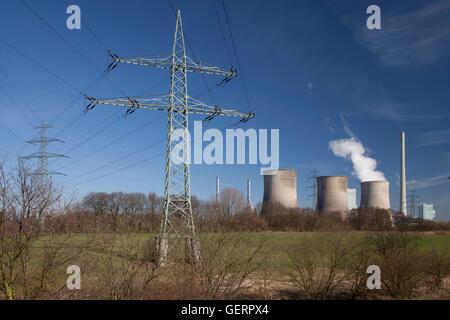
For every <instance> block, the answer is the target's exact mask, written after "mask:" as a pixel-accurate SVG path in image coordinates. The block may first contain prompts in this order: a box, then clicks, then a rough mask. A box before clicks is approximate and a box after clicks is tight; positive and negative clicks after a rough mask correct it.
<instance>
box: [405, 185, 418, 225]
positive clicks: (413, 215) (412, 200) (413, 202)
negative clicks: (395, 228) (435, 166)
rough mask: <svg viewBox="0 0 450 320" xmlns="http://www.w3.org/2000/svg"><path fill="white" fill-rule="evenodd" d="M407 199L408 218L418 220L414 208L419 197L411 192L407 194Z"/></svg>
mask: <svg viewBox="0 0 450 320" xmlns="http://www.w3.org/2000/svg"><path fill="white" fill-rule="evenodd" d="M407 198H408V199H409V205H408V207H409V216H410V217H411V218H413V219H416V218H418V217H416V207H417V206H418V205H419V203H420V202H419V195H418V194H417V193H416V192H415V191H414V190H412V191H411V192H410V193H409V195H408V197H407Z"/></svg>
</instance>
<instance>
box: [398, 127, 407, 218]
mask: <svg viewBox="0 0 450 320" xmlns="http://www.w3.org/2000/svg"><path fill="white" fill-rule="evenodd" d="M400 143H401V164H400V167H401V177H400V206H399V208H400V212H401V213H403V214H404V215H405V216H406V215H407V212H406V211H407V203H406V164H405V162H406V160H405V133H404V132H402V133H401V138H400Z"/></svg>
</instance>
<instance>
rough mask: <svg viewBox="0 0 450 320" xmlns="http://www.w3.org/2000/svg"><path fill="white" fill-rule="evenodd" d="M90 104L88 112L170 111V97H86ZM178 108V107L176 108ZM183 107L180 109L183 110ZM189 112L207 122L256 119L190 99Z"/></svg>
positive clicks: (253, 115) (251, 114)
mask: <svg viewBox="0 0 450 320" xmlns="http://www.w3.org/2000/svg"><path fill="white" fill-rule="evenodd" d="M86 98H87V99H88V100H89V101H90V103H89V105H88V106H87V107H86V111H89V110H92V109H93V108H94V107H95V106H96V105H98V104H101V105H110V106H116V107H124V108H127V114H130V113H133V112H134V111H136V110H138V109H143V110H158V111H169V106H170V102H169V96H162V97H158V98H148V99H133V98H129V99H123V98H118V99H97V98H94V97H86ZM174 107H175V108H177V106H174ZM181 108H182V106H180V107H179V109H181ZM188 112H189V113H190V114H197V115H205V116H207V118H206V120H211V119H213V118H215V117H217V116H225V117H235V118H241V119H243V120H247V119H248V120H249V119H251V118H254V117H255V114H254V113H252V112H248V113H245V112H240V111H236V110H234V109H225V108H222V107H221V106H210V105H207V104H205V103H203V102H201V101H198V100H196V99H194V98H191V97H188Z"/></svg>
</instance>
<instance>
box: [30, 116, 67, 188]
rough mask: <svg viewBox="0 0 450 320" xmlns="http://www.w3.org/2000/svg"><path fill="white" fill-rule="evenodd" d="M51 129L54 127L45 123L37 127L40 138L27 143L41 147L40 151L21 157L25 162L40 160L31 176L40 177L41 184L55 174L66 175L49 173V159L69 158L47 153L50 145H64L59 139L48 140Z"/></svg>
mask: <svg viewBox="0 0 450 320" xmlns="http://www.w3.org/2000/svg"><path fill="white" fill-rule="evenodd" d="M50 128H53V126H51V125H48V124H47V123H45V122H44V123H42V124H41V125H40V126H38V127H35V129H37V130H39V132H40V134H39V138H37V139H33V140H29V141H27V143H29V144H32V145H39V151H38V152H35V153H32V154H30V155H27V156H22V157H21V159H25V160H31V159H37V160H38V163H37V168H36V170H35V171H33V172H32V173H31V174H32V175H34V176H38V177H39V179H40V183H41V184H43V183H45V182H48V181H47V178H48V177H49V176H51V175H55V174H61V175H64V174H63V173H60V172H53V171H48V159H49V158H63V157H64V158H68V157H67V156H65V155H62V154H57V153H51V152H48V151H47V146H48V144H49V143H52V142H61V143H64V141H61V140H59V139H55V138H48V137H47V136H46V133H47V129H50Z"/></svg>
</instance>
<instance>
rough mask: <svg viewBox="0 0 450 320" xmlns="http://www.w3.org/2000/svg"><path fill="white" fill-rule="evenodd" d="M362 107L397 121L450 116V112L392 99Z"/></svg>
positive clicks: (374, 114)
mask: <svg viewBox="0 0 450 320" xmlns="http://www.w3.org/2000/svg"><path fill="white" fill-rule="evenodd" d="M361 108H362V109H363V110H364V111H365V112H366V113H367V114H369V115H371V116H376V117H378V118H382V119H386V120H390V121H396V122H420V121H433V120H442V119H449V118H450V114H443V113H431V112H424V111H421V110H420V109H419V108H418V107H416V106H410V105H405V104H400V103H396V102H394V101H392V100H390V99H387V100H386V101H379V102H374V103H369V104H362V105H361Z"/></svg>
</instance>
